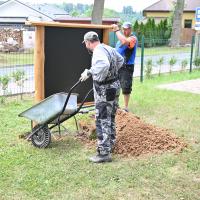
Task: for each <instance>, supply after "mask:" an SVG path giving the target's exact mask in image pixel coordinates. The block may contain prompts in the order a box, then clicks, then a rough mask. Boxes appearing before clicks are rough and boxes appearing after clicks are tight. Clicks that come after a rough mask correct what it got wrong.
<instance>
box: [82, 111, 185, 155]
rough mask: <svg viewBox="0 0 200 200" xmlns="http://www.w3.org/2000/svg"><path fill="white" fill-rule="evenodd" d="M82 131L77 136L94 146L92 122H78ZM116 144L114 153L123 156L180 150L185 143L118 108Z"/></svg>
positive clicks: (93, 126) (164, 130) (166, 131)
mask: <svg viewBox="0 0 200 200" xmlns="http://www.w3.org/2000/svg"><path fill="white" fill-rule="evenodd" d="M79 126H80V128H81V129H82V132H81V133H80V134H79V136H78V137H79V138H80V139H81V140H82V141H83V142H84V143H86V144H87V146H89V147H94V145H95V143H96V141H95V140H92V139H93V138H94V135H95V125H94V122H90V123H86V122H82V123H81V122H80V124H79ZM116 132H117V136H116V145H115V149H114V153H116V154H121V155H124V156H140V155H144V154H149V153H150V154H152V153H161V152H164V151H172V150H175V151H176V152H177V153H178V152H180V151H182V149H183V148H185V147H186V146H187V145H186V144H185V143H184V142H183V141H182V140H181V139H179V138H178V137H176V136H175V135H173V134H172V133H170V132H169V131H168V130H166V129H161V128H158V127H156V126H154V125H151V124H147V123H144V122H143V121H142V120H140V118H139V117H137V116H135V115H133V114H132V113H127V112H124V111H122V110H118V112H117V115H116Z"/></svg>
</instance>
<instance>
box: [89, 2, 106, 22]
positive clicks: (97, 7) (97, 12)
mask: <svg viewBox="0 0 200 200" xmlns="http://www.w3.org/2000/svg"><path fill="white" fill-rule="evenodd" d="M104 2H105V0H94V6H93V10H92V21H91V24H102V17H103V10H104Z"/></svg>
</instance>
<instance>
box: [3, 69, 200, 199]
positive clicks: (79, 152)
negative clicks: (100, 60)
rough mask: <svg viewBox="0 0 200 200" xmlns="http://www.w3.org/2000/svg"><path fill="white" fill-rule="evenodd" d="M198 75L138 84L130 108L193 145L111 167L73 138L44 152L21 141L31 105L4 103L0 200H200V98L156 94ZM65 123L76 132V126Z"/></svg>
mask: <svg viewBox="0 0 200 200" xmlns="http://www.w3.org/2000/svg"><path fill="white" fill-rule="evenodd" d="M199 77H200V72H193V73H192V74H189V73H174V74H172V75H170V76H169V75H162V76H161V77H156V78H153V79H152V80H145V81H144V83H143V84H141V83H140V82H139V80H135V83H134V92H133V96H132V100H131V110H132V111H133V112H134V113H135V114H136V115H138V116H140V117H141V119H143V120H144V121H146V122H148V123H152V124H155V125H158V126H160V127H164V128H167V129H170V130H171V131H173V132H174V133H175V134H176V135H177V136H180V137H182V138H183V139H184V140H185V141H186V142H187V143H188V144H189V147H188V148H187V149H185V150H184V151H183V152H182V153H181V154H175V153H169V152H168V153H163V154H161V155H149V156H143V157H140V158H121V157H119V156H117V155H114V161H113V162H112V163H107V164H91V163H89V162H88V160H87V158H88V157H89V156H90V155H91V154H93V153H95V150H94V149H92V150H89V149H87V148H86V147H85V146H83V145H82V144H81V143H80V142H78V141H76V140H75V139H74V137H73V133H71V134H70V135H69V136H68V137H66V138H65V140H63V141H53V142H52V143H51V145H50V147H49V148H47V149H37V148H34V147H33V146H32V145H31V144H30V143H29V142H26V141H24V140H23V139H19V137H18V136H19V135H20V134H22V133H24V132H26V131H29V130H30V124H29V121H28V120H26V119H23V118H18V117H17V115H18V114H19V113H20V112H22V111H23V110H25V109H27V108H29V107H30V106H31V105H32V101H31V100H24V101H23V102H21V101H19V102H16V101H15V102H7V103H6V105H0V119H1V123H0V199H6V200H7V199H20V200H21V199H26V200H27V199H45V200H46V199H56V200H57V199H67V200H68V199H72V200H74V199H75V200H76V199H88V200H90V199H105V200H107V199H108V200H116V199H117V200H118V199H119V200H122V199H123V200H127V199H130V200H149V199H152V200H199V199H200V123H199V122H200V114H199V113H200V95H197V94H190V93H185V92H176V91H169V90H161V89H157V88H156V86H157V85H159V84H164V83H170V82H177V81H181V80H189V79H195V78H199ZM78 118H79V119H80V117H78ZM67 124H69V128H71V130H72V131H73V130H75V128H74V127H73V128H72V125H74V122H73V120H70V121H68V123H67Z"/></svg>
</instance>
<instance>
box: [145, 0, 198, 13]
mask: <svg viewBox="0 0 200 200" xmlns="http://www.w3.org/2000/svg"><path fill="white" fill-rule="evenodd" d="M174 2H175V0H159V1H158V2H156V3H154V4H152V5H151V6H149V7H147V8H145V9H144V10H143V11H144V12H150V11H152V12H156V11H157V12H158V11H159V12H170V11H172V9H173V6H174ZM197 7H200V1H199V0H185V8H184V11H185V12H195V10H196V8H197Z"/></svg>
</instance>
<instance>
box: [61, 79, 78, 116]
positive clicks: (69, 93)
mask: <svg viewBox="0 0 200 200" xmlns="http://www.w3.org/2000/svg"><path fill="white" fill-rule="evenodd" d="M80 83H81V80H80V79H79V80H78V81H77V82H76V83H75V84H74V85H73V86H72V87H71V88H70V90H69V92H68V95H67V98H66V100H65V104H64V106H63V109H62V111H61V113H60V115H62V114H63V113H64V111H65V108H66V106H67V103H68V101H69V98H70V95H71V93H72V91H73V90H74V88H76V87H77V86H78V85H79V84H80Z"/></svg>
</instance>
